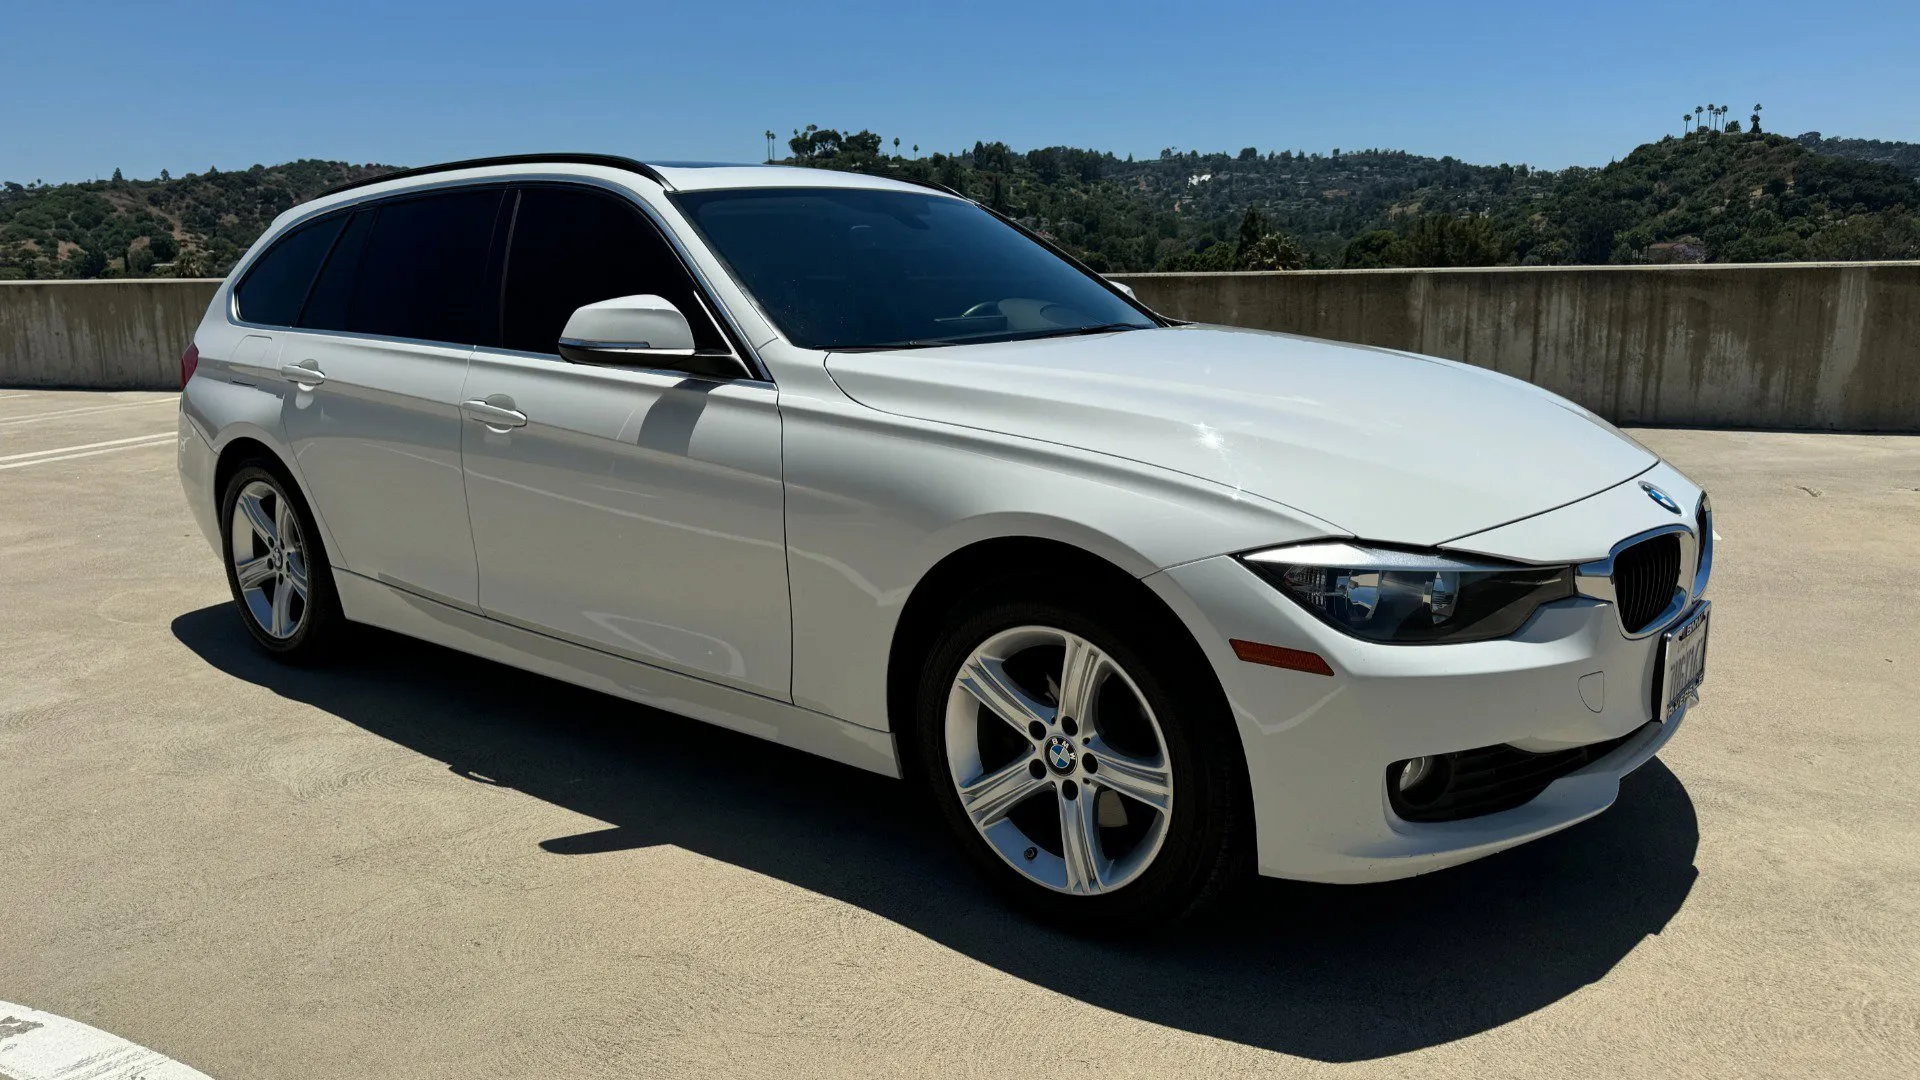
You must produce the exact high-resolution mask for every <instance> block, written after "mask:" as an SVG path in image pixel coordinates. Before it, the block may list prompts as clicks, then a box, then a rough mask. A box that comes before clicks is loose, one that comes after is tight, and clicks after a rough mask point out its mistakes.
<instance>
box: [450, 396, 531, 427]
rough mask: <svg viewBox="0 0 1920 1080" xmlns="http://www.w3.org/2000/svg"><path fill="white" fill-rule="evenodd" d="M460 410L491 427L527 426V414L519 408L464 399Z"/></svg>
mask: <svg viewBox="0 0 1920 1080" xmlns="http://www.w3.org/2000/svg"><path fill="white" fill-rule="evenodd" d="M460 411H461V412H463V413H465V414H466V416H467V419H469V420H475V421H478V422H480V423H482V424H485V425H487V426H488V427H491V428H517V427H526V426H527V414H526V413H523V412H521V411H519V410H518V409H508V408H504V407H502V406H499V405H492V404H489V403H487V402H485V401H481V400H479V399H477V398H476V399H474V400H473V401H463V402H461V403H460Z"/></svg>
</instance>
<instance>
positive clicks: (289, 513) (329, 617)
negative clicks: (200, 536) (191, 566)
mask: <svg viewBox="0 0 1920 1080" xmlns="http://www.w3.org/2000/svg"><path fill="white" fill-rule="evenodd" d="M243 499H245V500H246V501H247V504H248V506H250V507H251V510H247V511H243V510H242V500H243ZM220 524H221V545H220V548H221V554H222V555H224V556H225V562H226V567H227V588H228V589H229V590H230V591H231V592H232V593H233V602H234V604H235V606H237V607H238V608H239V609H240V621H241V622H242V623H244V624H245V625H246V628H247V633H248V635H249V636H250V637H252V638H253V641H254V644H256V645H258V646H259V647H260V648H261V650H262V651H264V652H265V653H266V654H267V655H269V656H271V657H273V658H274V659H276V660H281V661H284V662H286V663H291V664H307V663H313V662H316V661H319V660H322V659H325V658H326V657H327V656H329V655H331V654H332V653H333V651H334V650H335V649H336V648H337V647H338V646H339V644H340V642H341V639H343V638H344V637H345V636H346V627H347V621H346V618H345V616H343V615H342V614H341V611H340V598H339V595H338V594H337V593H335V591H334V587H333V566H332V564H331V563H330V562H329V561H328V560H327V552H326V548H325V547H324V545H322V544H321V543H320V539H319V537H320V530H319V528H318V527H317V526H316V525H315V524H314V520H313V513H312V511H311V510H309V509H308V507H307V504H306V500H304V499H302V498H301V497H300V492H299V489H298V488H296V487H295V486H294V484H293V482H292V481H291V480H289V479H288V478H287V476H286V473H285V472H284V470H282V468H281V467H280V464H279V463H278V462H275V461H267V460H261V459H255V460H252V461H248V462H246V463H245V464H243V465H241V467H240V468H239V469H238V470H236V471H235V472H234V474H233V476H232V477H230V478H229V479H228V480H227V485H226V488H225V489H224V490H223V491H221V493H220ZM288 534H291V541H290V542H282V541H283V538H285V537H286V536H287V535H288ZM243 565H244V566H246V567H247V568H248V571H249V573H248V579H247V581H246V582H245V583H244V584H243V582H242V575H241V568H242V566H243ZM303 580H304V588H303V587H302V582H303Z"/></svg>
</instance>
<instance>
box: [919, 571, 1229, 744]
mask: <svg viewBox="0 0 1920 1080" xmlns="http://www.w3.org/2000/svg"><path fill="white" fill-rule="evenodd" d="M1061 575H1069V576H1070V578H1071V580H1074V581H1076V582H1078V583H1086V584H1091V585H1093V586H1095V587H1097V588H1102V589H1111V590H1114V591H1115V592H1118V593H1120V594H1123V595H1125V596H1126V597H1127V598H1128V599H1129V600H1130V601H1131V602H1132V603H1134V604H1136V605H1138V609H1139V611H1140V612H1141V615H1142V616H1143V618H1145V619H1147V620H1150V621H1152V622H1153V623H1155V624H1157V625H1158V628H1159V629H1160V630H1161V632H1163V633H1164V634H1167V635H1169V640H1170V641H1171V642H1172V643H1173V644H1174V646H1175V647H1176V648H1180V649H1182V650H1183V651H1187V652H1189V657H1188V659H1189V660H1190V661H1192V662H1193V663H1195V664H1196V665H1197V667H1196V669H1195V670H1197V671H1202V672H1204V673H1205V677H1206V678H1207V679H1208V680H1210V681H1211V683H1212V686H1213V689H1214V691H1215V692H1216V693H1218V694H1220V699H1221V701H1223V702H1224V701H1225V700H1226V693H1225V690H1224V688H1222V687H1220V685H1219V681H1218V676H1217V675H1216V674H1215V673H1214V670H1213V667H1212V665H1211V664H1209V663H1207V662H1206V656H1205V653H1204V650H1202V649H1201V647H1200V643H1199V642H1198V641H1197V640H1196V639H1195V638H1194V636H1193V632H1192V630H1191V629H1190V628H1189V627H1188V626H1187V624H1186V623H1185V621H1184V620H1182V619H1181V618H1180V617H1179V616H1178V615H1177V614H1176V613H1175V612H1174V610H1173V608H1172V607H1170V606H1168V605H1167V603H1166V601H1165V600H1163V599H1161V598H1160V596H1159V595H1158V594H1157V593H1155V592H1154V591H1153V590H1152V589H1151V588H1149V587H1148V586H1147V585H1146V584H1145V583H1143V582H1142V581H1141V580H1140V576H1138V575H1136V574H1134V573H1131V572H1129V571H1128V570H1127V569H1126V568H1123V567H1122V566H1121V565H1119V564H1118V563H1117V562H1115V561H1113V560H1112V559H1110V558H1107V557H1105V556H1103V555H1100V554H1096V553H1095V552H1093V551H1090V550H1088V549H1087V548H1085V547H1081V546H1078V545H1076V544H1073V543H1069V542H1067V541H1064V540H1059V539H1055V538H1052V537H1046V536H1035V535H1002V536H994V537H989V538H984V539H978V540H975V541H973V542H971V543H968V544H965V545H964V546H961V547H959V548H957V549H955V550H953V551H951V552H949V553H948V554H946V555H945V556H944V557H942V558H941V559H940V560H939V561H938V562H936V563H934V564H933V565H932V566H931V567H929V568H928V570H927V572H926V573H925V574H923V575H921V577H920V579H919V581H918V582H916V583H915V585H914V587H913V589H912V591H911V592H910V593H909V594H908V596H907V599H906V601H905V603H904V604H903V605H902V606H901V611H900V617H899V618H898V619H897V620H896V621H895V623H894V629H893V637H892V641H891V644H890V647H889V649H888V653H887V675H886V695H887V716H888V720H889V725H888V726H889V727H890V728H891V729H892V731H893V734H894V740H895V743H896V750H897V752H898V755H899V759H900V763H901V768H902V771H903V773H905V772H906V771H907V770H909V769H911V768H912V767H913V766H912V763H913V762H915V761H917V760H918V758H917V755H916V754H915V752H914V749H915V748H914V745H913V740H914V739H915V738H916V735H915V731H916V728H917V725H915V724H914V722H913V714H914V706H915V702H914V697H915V695H916V693H917V692H918V689H919V680H920V673H921V669H922V667H923V666H924V664H925V662H926V658H927V655H928V653H929V652H930V651H931V650H932V647H933V644H934V642H935V640H936V639H937V638H938V636H939V633H940V628H941V626H942V625H944V623H945V618H946V614H947V613H948V612H950V611H952V610H953V609H954V607H955V606H956V605H958V604H961V603H964V602H965V601H966V600H967V599H968V597H970V596H972V595H975V594H977V593H980V592H983V591H986V590H989V589H992V588H994V587H995V586H996V585H998V584H1002V583H1005V582H1007V581H1009V580H1012V579H1016V578H1021V577H1056V578H1057V577H1058V576H1061Z"/></svg>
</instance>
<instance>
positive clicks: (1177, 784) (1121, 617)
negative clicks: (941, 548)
mask: <svg viewBox="0 0 1920 1080" xmlns="http://www.w3.org/2000/svg"><path fill="white" fill-rule="evenodd" d="M1156 631H1158V632H1157V633H1156ZM1169 631H1171V632H1180V631H1178V630H1177V628H1165V627H1160V626H1158V625H1157V624H1155V623H1154V622H1153V621H1152V620H1150V619H1142V618H1141V617H1139V613H1138V612H1137V611H1136V612H1126V611H1116V610H1110V609H1109V608H1108V604H1107V603H1105V602H1103V601H1100V600H1097V599H1093V598H1074V597H1065V596H1063V597H1060V598H1058V599H1045V600H1042V599H1033V600H1028V599H1014V598H1011V597H1003V598H1001V599H998V600H987V601H985V602H981V603H977V604H975V605H973V606H972V607H971V608H970V609H969V610H968V611H966V612H964V613H962V614H961V615H960V617H959V618H958V619H956V620H955V621H954V623H952V624H951V625H950V626H949V628H948V629H947V630H946V632H945V633H943V634H942V635H941V637H940V639H939V641H938V642H937V643H936V644H935V646H934V648H933V650H932V655H931V658H930V662H929V664H928V666H927V668H926V671H925V678H924V679H923V682H922V685H921V690H920V698H919V702H918V705H919V709H918V715H917V717H916V719H917V724H918V727H917V732H916V734H917V736H918V738H917V740H916V742H917V745H918V747H919V752H920V756H921V761H920V765H921V772H922V774H923V775H924V776H925V777H926V778H927V780H928V782H929V784H930V785H931V787H932V789H933V794H934V801H935V802H936V803H937V804H938V806H939V809H940V812H941V817H942V819H943V820H945V821H946V822H947V824H948V825H949V827H950V828H951V830H952V832H953V833H954V835H955V836H956V838H957V839H958V840H959V842H960V846H961V847H962V848H963V849H964V850H965V851H966V852H967V853H968V855H969V856H970V857H971V859H972V861H973V862H974V863H975V865H976V866H977V867H978V868H979V869H980V870H981V871H982V872H983V873H985V874H986V876H987V877H988V879H989V880H990V881H992V882H993V883H994V884H995V885H996V886H998V887H999V888H1000V889H1001V890H1002V891H1003V892H1004V893H1006V894H1007V895H1008V896H1010V897H1011V898H1012V899H1013V900H1014V901H1015V902H1016V903H1018V904H1020V905H1021V906H1022V907H1024V908H1026V909H1027V910H1029V911H1031V912H1032V913H1034V914H1035V915H1037V916H1039V917H1041V918H1043V919H1045V920H1047V921H1049V922H1055V923H1059V924H1062V925H1064V926H1066V927H1068V928H1072V929H1079V930H1086V931H1090V932H1115V931H1128V930H1137V929H1142V928H1145V927H1148V926H1152V925H1156V924H1161V923H1166V922H1170V921H1172V920H1174V919H1177V918H1179V917H1181V916H1183V915H1185V914H1187V913H1189V912H1191V911H1193V910H1195V909H1196V908H1198V907H1200V906H1201V905H1202V904H1204V903H1205V902H1206V901H1207V900H1209V899H1211V898H1212V897H1213V896H1215V895H1216V894H1217V893H1219V892H1220V891H1222V890H1223V889H1224V888H1225V887H1226V886H1228V885H1229V884H1231V883H1232V882H1233V881H1234V880H1235V879H1236V878H1238V877H1239V876H1240V874H1241V873H1242V871H1243V864H1244V859H1243V858H1242V846H1243V844H1242V841H1243V835H1242V834H1243V830H1244V824H1243V823H1244V822H1245V820H1246V812H1245V806H1246V799H1245V795H1244V793H1245V788H1246V784H1245V766H1244V765H1243V764H1241V762H1242V761H1243V758H1242V756H1241V755H1240V754H1239V753H1238V749H1239V747H1238V742H1237V737H1236V736H1235V735H1234V732H1233V729H1232V725H1231V722H1230V720H1229V718H1228V717H1227V715H1226V711H1225V707H1224V703H1223V702H1222V701H1221V695H1220V692H1219V689H1218V686H1217V684H1215V683H1214V682H1213V679H1212V674H1211V672H1210V671H1207V670H1205V661H1204V660H1203V659H1201V658H1200V657H1199V656H1198V650H1197V649H1194V648H1192V647H1191V646H1190V645H1189V646H1188V647H1187V648H1175V647H1167V644H1166V642H1167V633H1168V632H1169Z"/></svg>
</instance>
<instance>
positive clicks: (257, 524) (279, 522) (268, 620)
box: [229, 480, 309, 641]
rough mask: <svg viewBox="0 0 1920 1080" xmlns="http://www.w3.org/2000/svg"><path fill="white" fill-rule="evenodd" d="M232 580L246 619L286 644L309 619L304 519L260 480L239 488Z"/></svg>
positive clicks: (235, 505)
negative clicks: (236, 586) (242, 602)
mask: <svg viewBox="0 0 1920 1080" xmlns="http://www.w3.org/2000/svg"><path fill="white" fill-rule="evenodd" d="M229 529H230V538H231V541H232V548H233V554H232V558H233V576H234V580H236V581H238V582H239V583H240V597H241V599H242V600H243V601H244V602H245V604H246V609H247V616H248V617H249V618H251V619H252V620H253V622H254V625H256V626H258V627H259V628H260V629H261V630H262V631H263V632H265V633H266V634H267V636H269V637H272V638H274V639H276V640H280V641H285V640H287V639H288V638H291V637H293V636H294V635H295V634H297V633H299V632H300V627H301V626H302V625H303V624H304V623H305V622H306V620H307V590H308V584H309V583H308V580H307V549H306V543H305V541H304V540H303V538H302V537H301V535H300V517H299V515H298V514H296V513H295V512H294V509H293V505H292V503H290V502H289V501H288V500H287V497H286V495H285V494H284V493H283V492H281V491H280V489H279V488H277V487H275V486H274V485H272V484H269V483H267V482H266V481H265V480H255V481H253V482H251V483H249V484H247V485H246V486H245V487H243V488H241V489H240V497H239V498H237V499H235V500H234V503H233V520H232V521H231V522H230V523H229Z"/></svg>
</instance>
